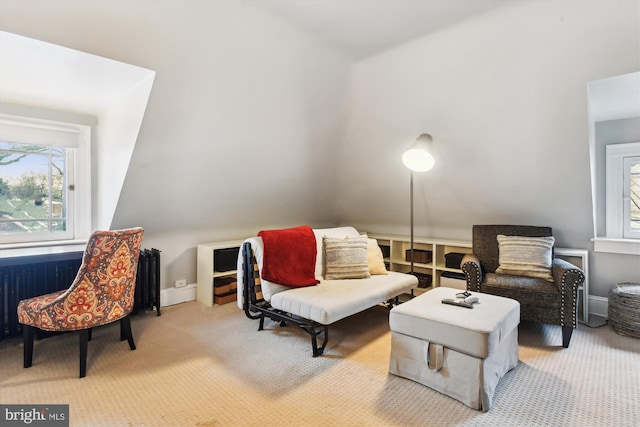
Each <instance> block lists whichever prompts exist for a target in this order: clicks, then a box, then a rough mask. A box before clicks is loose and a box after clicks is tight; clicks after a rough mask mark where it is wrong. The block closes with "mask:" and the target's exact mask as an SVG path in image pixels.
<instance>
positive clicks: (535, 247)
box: [496, 234, 555, 282]
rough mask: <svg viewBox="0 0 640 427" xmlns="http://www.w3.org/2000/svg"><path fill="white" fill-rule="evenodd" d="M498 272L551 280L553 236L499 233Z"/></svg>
mask: <svg viewBox="0 0 640 427" xmlns="http://www.w3.org/2000/svg"><path fill="white" fill-rule="evenodd" d="M497 238H498V249H499V256H498V262H499V264H500V266H499V267H498V268H497V270H496V273H498V274H514V275H518V276H528V277H537V278H540V279H545V280H548V281H549V282H553V276H552V275H551V262H552V259H551V257H552V248H553V243H554V242H555V240H554V238H553V237H551V236H549V237H522V236H504V235H502V234H499V235H498V236H497Z"/></svg>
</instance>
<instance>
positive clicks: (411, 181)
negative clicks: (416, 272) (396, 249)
mask: <svg viewBox="0 0 640 427" xmlns="http://www.w3.org/2000/svg"><path fill="white" fill-rule="evenodd" d="M409 192H410V196H409V197H410V202H409V206H410V210H411V214H410V218H411V219H410V223H411V252H410V253H411V274H412V275H413V171H411V178H410V184H409ZM411 294H412V295H413V289H411Z"/></svg>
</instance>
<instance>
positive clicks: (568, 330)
mask: <svg viewBox="0 0 640 427" xmlns="http://www.w3.org/2000/svg"><path fill="white" fill-rule="evenodd" d="M571 334H573V328H572V327H571V326H563V327H562V346H563V347H564V348H569V341H571Z"/></svg>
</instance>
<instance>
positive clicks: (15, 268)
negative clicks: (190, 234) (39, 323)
mask: <svg viewBox="0 0 640 427" xmlns="http://www.w3.org/2000/svg"><path fill="white" fill-rule="evenodd" d="M82 254H83V252H73V253H67V254H62V255H61V254H56V255H38V256H32V257H21V258H15V259H3V260H2V263H0V340H2V339H4V338H9V337H14V336H19V335H21V333H22V331H21V328H20V324H19V323H18V313H17V308H18V302H20V300H23V299H25V298H31V297H34V296H38V295H44V294H48V293H50V292H55V291H59V290H62V289H67V288H68V287H69V286H71V283H72V282H73V280H74V279H75V277H76V275H77V273H78V270H79V269H80V264H82ZM154 308H155V309H156V310H157V313H158V314H157V315H158V316H160V251H159V250H158V249H144V250H142V251H141V252H140V258H139V261H138V275H137V280H136V292H135V304H134V308H133V312H132V314H137V313H140V312H144V311H145V310H152V309H154Z"/></svg>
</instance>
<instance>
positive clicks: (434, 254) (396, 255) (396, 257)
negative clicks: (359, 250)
mask: <svg viewBox="0 0 640 427" xmlns="http://www.w3.org/2000/svg"><path fill="white" fill-rule="evenodd" d="M369 237H371V238H372V239H376V240H377V241H378V245H379V246H380V248H381V249H382V252H383V254H384V255H385V263H386V264H387V268H388V269H389V270H390V271H399V272H402V273H409V272H410V271H411V261H410V260H411V258H410V257H409V256H408V251H410V250H411V239H410V238H409V237H406V236H388V235H377V234H369ZM413 240H414V242H413V243H414V244H413V248H414V263H413V271H414V273H417V274H418V276H419V279H420V282H421V283H420V287H418V288H415V289H414V292H415V293H416V294H420V293H422V292H425V291H427V290H429V289H431V288H433V287H438V286H441V284H442V283H443V282H446V283H447V284H446V285H447V286H452V287H460V288H461V289H465V288H466V284H465V282H464V281H463V280H455V279H454V280H453V281H450V280H449V278H447V277H446V276H447V275H448V274H446V273H455V274H457V275H462V274H463V273H462V270H461V269H460V268H459V267H458V268H455V267H453V266H449V267H448V266H447V263H446V259H447V255H449V256H452V255H454V254H469V253H471V242H467V241H461V240H445V239H429V238H424V237H415V238H414V239H413ZM429 253H430V256H429ZM425 254H426V259H427V261H428V262H426V263H425V262H415V260H417V259H419V258H425ZM429 258H430V260H429ZM443 274H445V276H443ZM428 277H430V279H429V278H428ZM425 279H426V280H425ZM456 282H458V283H457V284H456ZM425 285H426V286H425ZM423 286H424V287H423Z"/></svg>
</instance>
